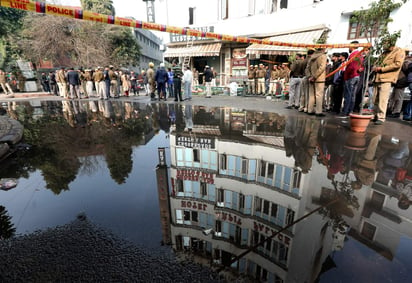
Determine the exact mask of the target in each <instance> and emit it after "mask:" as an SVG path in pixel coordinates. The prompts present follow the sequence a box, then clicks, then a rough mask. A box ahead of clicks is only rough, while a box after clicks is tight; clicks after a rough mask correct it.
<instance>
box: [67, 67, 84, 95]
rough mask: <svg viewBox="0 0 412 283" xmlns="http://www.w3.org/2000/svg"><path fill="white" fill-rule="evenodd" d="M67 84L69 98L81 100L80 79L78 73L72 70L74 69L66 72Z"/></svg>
mask: <svg viewBox="0 0 412 283" xmlns="http://www.w3.org/2000/svg"><path fill="white" fill-rule="evenodd" d="M67 83H68V84H69V89H70V98H71V99H74V98H81V97H80V89H79V86H80V77H79V73H78V72H77V71H75V70H74V68H70V69H69V71H68V72H67Z"/></svg>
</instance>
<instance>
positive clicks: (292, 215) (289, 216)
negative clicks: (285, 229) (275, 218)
mask: <svg viewBox="0 0 412 283" xmlns="http://www.w3.org/2000/svg"><path fill="white" fill-rule="evenodd" d="M294 220H295V212H294V211H293V210H292V209H289V208H288V210H287V212H286V223H285V224H286V226H287V225H290V224H292V223H293V221H294Z"/></svg>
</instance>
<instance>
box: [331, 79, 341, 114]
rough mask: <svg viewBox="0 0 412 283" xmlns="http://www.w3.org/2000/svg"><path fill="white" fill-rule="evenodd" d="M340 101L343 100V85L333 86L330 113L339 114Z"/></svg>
mask: <svg viewBox="0 0 412 283" xmlns="http://www.w3.org/2000/svg"><path fill="white" fill-rule="evenodd" d="M342 100H343V84H339V85H334V86H333V95H332V101H333V109H332V111H333V112H335V113H338V114H339V113H340V110H341V107H342Z"/></svg>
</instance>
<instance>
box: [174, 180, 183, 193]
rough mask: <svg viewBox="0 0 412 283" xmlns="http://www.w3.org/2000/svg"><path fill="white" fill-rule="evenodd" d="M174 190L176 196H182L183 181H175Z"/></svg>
mask: <svg viewBox="0 0 412 283" xmlns="http://www.w3.org/2000/svg"><path fill="white" fill-rule="evenodd" d="M176 190H177V195H178V196H183V195H184V191H183V190H184V188H183V180H176Z"/></svg>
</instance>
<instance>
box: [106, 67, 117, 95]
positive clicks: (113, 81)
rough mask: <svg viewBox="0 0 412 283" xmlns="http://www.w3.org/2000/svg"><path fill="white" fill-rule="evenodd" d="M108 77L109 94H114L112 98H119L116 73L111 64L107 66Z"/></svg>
mask: <svg viewBox="0 0 412 283" xmlns="http://www.w3.org/2000/svg"><path fill="white" fill-rule="evenodd" d="M108 74H109V79H110V94H112V95H113V96H114V98H119V92H118V89H119V87H118V86H119V85H118V82H117V77H118V75H117V74H116V72H115V71H114V67H113V66H112V65H110V66H109V73H108Z"/></svg>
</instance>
